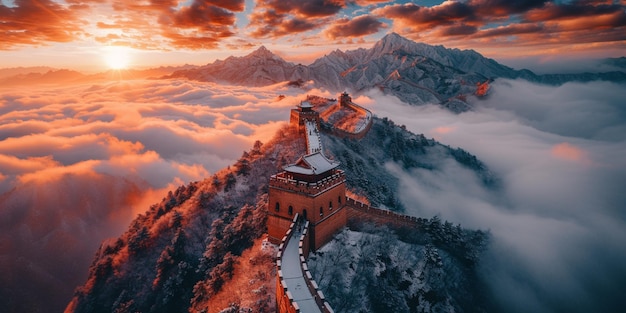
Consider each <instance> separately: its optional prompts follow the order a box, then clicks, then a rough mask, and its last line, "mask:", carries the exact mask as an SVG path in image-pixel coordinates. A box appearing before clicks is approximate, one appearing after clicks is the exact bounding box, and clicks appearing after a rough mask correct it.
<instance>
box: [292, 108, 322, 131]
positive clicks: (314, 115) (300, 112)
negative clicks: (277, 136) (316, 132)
mask: <svg viewBox="0 0 626 313" xmlns="http://www.w3.org/2000/svg"><path fill="white" fill-rule="evenodd" d="M306 121H313V122H315V124H316V125H317V127H318V129H319V127H320V114H319V113H318V112H316V111H314V110H313V105H312V104H311V103H310V102H309V101H302V102H300V104H299V105H298V108H296V109H292V110H291V116H290V118H289V124H290V125H291V126H296V127H297V128H298V130H299V131H301V130H304V129H305V123H306Z"/></svg>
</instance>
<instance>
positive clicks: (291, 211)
mask: <svg viewBox="0 0 626 313" xmlns="http://www.w3.org/2000/svg"><path fill="white" fill-rule="evenodd" d="M287 213H289V215H292V214H293V207H292V206H289V209H288V211H287Z"/></svg>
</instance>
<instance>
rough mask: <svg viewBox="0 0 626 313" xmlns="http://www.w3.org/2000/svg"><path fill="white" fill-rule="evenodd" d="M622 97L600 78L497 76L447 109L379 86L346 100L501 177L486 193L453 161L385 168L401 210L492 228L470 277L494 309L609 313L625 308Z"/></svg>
mask: <svg viewBox="0 0 626 313" xmlns="http://www.w3.org/2000/svg"><path fill="white" fill-rule="evenodd" d="M624 99H626V88H624V85H618V84H612V83H608V82H594V83H586V84H581V83H568V84H565V85H562V86H560V87H547V86H540V85H535V84H531V83H528V82H526V81H511V80H497V81H496V82H495V83H494V84H493V86H492V90H491V95H490V96H489V97H488V98H487V99H483V100H478V99H475V100H473V101H472V103H473V105H474V106H475V110H474V111H472V112H467V113H463V114H458V115H457V114H453V113H450V112H448V111H446V110H443V109H441V108H439V107H436V106H421V107H415V106H409V105H406V104H404V103H401V102H399V101H398V100H397V99H395V98H393V97H389V96H384V95H381V94H380V93H379V92H378V91H372V92H370V93H369V94H367V98H365V97H361V98H359V99H357V100H356V101H357V102H358V101H361V102H362V103H363V104H364V105H366V106H368V107H369V108H370V109H371V110H373V111H374V112H376V114H378V115H379V116H388V117H389V118H391V119H392V120H394V121H395V122H396V123H399V124H405V125H406V126H407V129H409V130H411V131H413V132H415V133H423V134H425V135H426V136H427V137H434V138H435V139H437V140H438V141H440V142H442V143H443V144H448V145H451V146H455V147H461V148H463V149H465V150H467V151H469V152H470V153H472V154H474V155H476V156H477V157H478V158H479V159H480V160H482V161H483V162H484V163H485V164H486V165H487V166H488V167H489V168H490V170H492V171H493V172H494V173H495V174H496V175H497V177H499V178H500V180H501V189H500V190H499V191H497V192H493V191H491V190H489V189H487V188H485V187H483V186H481V184H480V183H479V182H478V181H477V179H476V177H475V176H474V175H472V174H471V173H470V172H469V171H467V170H466V169H463V168H460V167H459V166H458V165H457V164H449V166H447V168H445V170H442V171H439V172H437V171H428V170H415V171H413V172H411V173H403V172H401V171H398V170H396V171H395V172H396V173H397V175H398V176H399V177H400V179H401V189H402V190H401V191H402V192H401V194H402V201H403V203H404V204H405V206H406V207H407V210H408V211H409V212H410V214H414V215H417V216H426V217H429V216H434V215H439V216H441V217H442V219H446V220H449V221H451V222H453V223H461V224H462V225H464V226H466V227H471V228H480V229H488V230H490V231H491V233H492V235H493V242H492V245H491V247H490V248H489V251H488V252H487V254H486V255H485V257H484V262H483V264H482V268H481V275H482V277H483V278H484V279H485V281H486V282H487V283H488V286H489V289H490V292H491V293H492V295H491V296H490V298H493V299H494V300H495V301H496V303H497V305H498V306H499V310H500V311H503V312H592V311H593V312H617V311H619V310H621V309H622V308H623V307H624V305H626V302H625V300H624V298H623V292H624V290H625V289H624V288H626V267H625V266H624V264H626V192H624V191H625V190H626V189H625V186H626V157H625V156H626V102H624ZM389 166H390V168H391V169H397V167H396V166H394V165H393V164H392V165H389ZM424 182H427V183H424Z"/></svg>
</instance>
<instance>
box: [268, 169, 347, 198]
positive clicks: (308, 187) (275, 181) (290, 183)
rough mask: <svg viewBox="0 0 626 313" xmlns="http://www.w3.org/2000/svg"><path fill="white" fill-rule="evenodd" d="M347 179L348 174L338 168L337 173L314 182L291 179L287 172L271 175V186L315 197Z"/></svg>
mask: <svg viewBox="0 0 626 313" xmlns="http://www.w3.org/2000/svg"><path fill="white" fill-rule="evenodd" d="M345 181H346V175H345V173H344V172H343V171H342V170H336V173H335V174H333V175H331V176H329V177H326V178H323V179H321V180H319V181H317V182H314V183H309V182H305V181H299V180H294V179H290V178H289V177H287V175H286V174H285V173H278V174H275V175H272V176H270V188H280V189H284V190H287V191H291V192H297V193H301V194H304V195H307V196H309V197H315V196H317V195H319V194H320V193H323V192H324V191H326V190H328V189H329V188H332V187H333V186H335V185H339V184H342V183H344V182H345Z"/></svg>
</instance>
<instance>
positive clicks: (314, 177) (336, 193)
mask: <svg viewBox="0 0 626 313" xmlns="http://www.w3.org/2000/svg"><path fill="white" fill-rule="evenodd" d="M338 166H339V162H335V161H331V160H329V159H327V158H326V157H325V156H324V155H323V154H322V153H321V152H316V153H312V154H308V155H305V156H303V157H301V158H300V159H298V160H297V161H296V162H295V163H294V164H291V165H289V166H286V167H285V168H284V171H283V172H280V173H278V174H276V175H272V176H271V177H270V184H269V200H268V213H269V215H268V220H267V228H268V229H267V231H268V235H269V239H270V241H271V242H273V243H277V244H278V243H280V241H281V239H282V237H283V236H284V235H285V233H286V232H287V230H288V229H289V225H290V223H291V221H292V219H293V217H294V215H295V214H296V213H298V214H299V215H300V216H301V217H303V218H304V219H305V220H308V221H309V227H310V228H309V229H310V231H311V233H310V235H311V236H310V240H311V242H310V243H309V247H311V249H312V250H317V248H319V247H321V246H322V245H324V244H325V243H326V242H328V241H329V240H330V239H331V238H332V235H333V234H334V233H335V232H336V231H337V230H339V229H340V228H341V227H343V226H345V225H346V221H347V217H346V214H345V212H344V210H342V209H343V207H344V205H345V203H346V185H345V181H346V177H345V174H344V172H343V171H342V170H340V169H338V168H337V167H338Z"/></svg>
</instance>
